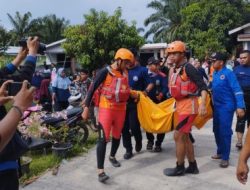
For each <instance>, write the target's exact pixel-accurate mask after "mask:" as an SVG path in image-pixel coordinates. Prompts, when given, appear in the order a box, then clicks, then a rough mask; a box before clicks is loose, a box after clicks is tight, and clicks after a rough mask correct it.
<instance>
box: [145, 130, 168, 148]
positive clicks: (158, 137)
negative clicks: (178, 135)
mask: <svg viewBox="0 0 250 190" xmlns="http://www.w3.org/2000/svg"><path fill="white" fill-rule="evenodd" d="M146 136H147V139H148V141H149V142H151V143H153V144H154V140H155V137H154V134H153V133H148V132H147V133H146ZM164 137H165V133H161V134H157V135H156V142H155V145H156V146H161V144H162V142H163V139H164Z"/></svg>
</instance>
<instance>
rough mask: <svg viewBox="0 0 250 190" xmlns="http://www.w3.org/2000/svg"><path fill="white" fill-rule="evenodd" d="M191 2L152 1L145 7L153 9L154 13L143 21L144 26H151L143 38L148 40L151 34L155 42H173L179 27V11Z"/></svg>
mask: <svg viewBox="0 0 250 190" xmlns="http://www.w3.org/2000/svg"><path fill="white" fill-rule="evenodd" d="M191 2H192V1H191V0H154V1H152V2H150V3H149V4H148V5H147V7H148V8H152V9H155V10H156V12H155V13H153V14H152V15H150V16H149V17H148V18H147V19H146V20H145V21H144V25H145V26H148V25H150V24H151V27H150V29H149V30H148V31H147V32H146V34H145V37H146V38H148V37H149V36H150V35H151V34H152V35H153V40H154V41H155V42H166V41H167V42H171V41H173V40H174V39H175V38H176V35H177V30H178V28H179V27H180V25H181V19H182V18H181V10H182V8H184V7H186V6H187V5H189V4H190V3H191Z"/></svg>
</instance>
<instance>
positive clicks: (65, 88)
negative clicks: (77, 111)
mask: <svg viewBox="0 0 250 190" xmlns="http://www.w3.org/2000/svg"><path fill="white" fill-rule="evenodd" d="M70 83H71V81H70V80H69V78H68V77H67V76H66V73H65V71H64V68H60V69H59V70H58V73H57V76H56V78H55V80H53V81H52V91H53V93H52V105H54V109H55V111H61V110H63V109H66V108H67V107H68V105H69V103H68V98H69V96H70V93H69V85H70Z"/></svg>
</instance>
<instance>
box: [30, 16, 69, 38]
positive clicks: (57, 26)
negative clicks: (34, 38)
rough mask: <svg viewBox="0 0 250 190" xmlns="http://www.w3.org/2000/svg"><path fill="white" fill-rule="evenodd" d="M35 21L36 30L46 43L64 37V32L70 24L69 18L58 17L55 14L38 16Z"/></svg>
mask: <svg viewBox="0 0 250 190" xmlns="http://www.w3.org/2000/svg"><path fill="white" fill-rule="evenodd" d="M35 23H36V27H35V28H36V29H35V30H36V31H38V32H39V36H40V38H41V41H43V42H44V43H51V42H54V41H57V40H60V39H62V38H63V36H62V34H63V32H64V30H65V29H66V27H67V26H68V25H69V21H68V20H65V19H64V18H57V17H56V15H54V14H53V15H47V16H45V17H43V18H38V19H36V20H35Z"/></svg>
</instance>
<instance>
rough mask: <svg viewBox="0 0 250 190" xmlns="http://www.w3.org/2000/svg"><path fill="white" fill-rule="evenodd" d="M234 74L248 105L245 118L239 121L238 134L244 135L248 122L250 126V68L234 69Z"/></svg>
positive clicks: (240, 66)
mask: <svg viewBox="0 0 250 190" xmlns="http://www.w3.org/2000/svg"><path fill="white" fill-rule="evenodd" d="M234 73H235V75H236V77H237V79H238V81H239V84H240V86H241V89H242V91H243V94H244V100H245V104H246V114H245V116H244V117H243V118H238V119H237V124H236V132H240V133H244V131H245V124H246V121H247V126H249V125H250V66H247V65H239V66H237V67H235V68H234Z"/></svg>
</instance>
